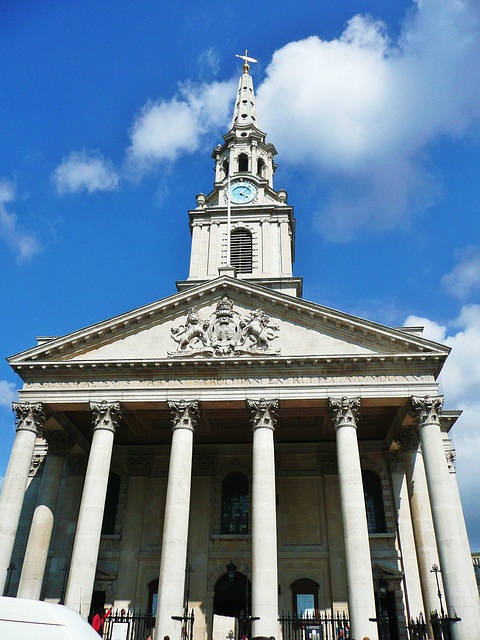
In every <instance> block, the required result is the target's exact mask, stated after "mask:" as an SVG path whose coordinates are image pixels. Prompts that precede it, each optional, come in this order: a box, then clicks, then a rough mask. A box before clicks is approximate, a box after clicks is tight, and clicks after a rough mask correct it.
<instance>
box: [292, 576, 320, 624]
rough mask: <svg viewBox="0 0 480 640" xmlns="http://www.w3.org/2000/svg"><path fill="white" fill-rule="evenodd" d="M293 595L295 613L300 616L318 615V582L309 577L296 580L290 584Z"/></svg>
mask: <svg viewBox="0 0 480 640" xmlns="http://www.w3.org/2000/svg"><path fill="white" fill-rule="evenodd" d="M290 588H291V590H292V597H293V613H294V615H296V616H298V617H299V618H305V617H306V616H309V617H310V618H312V617H313V616H315V615H318V584H317V583H316V582H314V581H313V580H310V579H309V578H302V579H301V580H295V582H293V583H292V584H291V586H290Z"/></svg>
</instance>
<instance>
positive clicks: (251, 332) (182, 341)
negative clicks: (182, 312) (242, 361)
mask: <svg viewBox="0 0 480 640" xmlns="http://www.w3.org/2000/svg"><path fill="white" fill-rule="evenodd" d="M171 331H172V338H173V339H174V340H175V342H176V343H177V345H178V346H177V349H176V351H168V355H169V356H172V357H185V356H193V355H200V354H203V355H209V356H212V355H214V356H239V355H242V354H249V353H251V354H258V353H266V354H275V353H280V350H277V351H275V350H273V349H271V342H272V341H273V340H275V338H278V331H279V327H278V326H277V325H275V324H273V323H272V322H271V321H270V318H269V316H268V315H267V314H266V313H264V312H263V311H262V310H261V309H255V310H254V311H251V312H250V313H249V314H247V315H246V316H244V317H243V318H242V317H241V316H240V314H239V313H238V312H237V311H235V310H234V308H233V302H232V300H230V298H228V296H224V297H223V298H222V299H221V300H220V301H219V302H218V303H217V306H216V309H215V311H214V312H213V313H212V314H211V316H210V317H209V318H207V319H202V318H201V317H200V315H199V313H198V311H197V310H196V309H195V308H191V309H190V310H189V312H188V315H187V320H186V322H185V324H181V325H180V326H179V327H174V328H173V329H172V330H171Z"/></svg>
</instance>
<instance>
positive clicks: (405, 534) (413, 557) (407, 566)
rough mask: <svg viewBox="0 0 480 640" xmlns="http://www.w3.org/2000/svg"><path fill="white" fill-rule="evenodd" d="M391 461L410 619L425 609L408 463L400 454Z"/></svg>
mask: <svg viewBox="0 0 480 640" xmlns="http://www.w3.org/2000/svg"><path fill="white" fill-rule="evenodd" d="M389 463H390V464H389V466H390V473H391V476H392V488H393V495H394V498H395V508H396V513H397V527H398V538H399V544H400V549H401V553H402V566H403V571H404V584H403V585H402V588H403V593H404V601H405V603H406V619H407V622H408V621H410V619H411V618H418V617H419V615H420V614H422V615H423V616H425V610H424V604H423V594H422V590H421V579H420V574H419V563H418V560H417V550H416V545H415V535H414V532H413V526H412V514H411V511H410V500H409V496H408V480H407V477H406V474H405V465H404V463H403V460H402V458H401V457H400V456H399V455H398V454H397V455H391V456H389ZM428 509H430V505H428ZM432 533H433V529H432Z"/></svg>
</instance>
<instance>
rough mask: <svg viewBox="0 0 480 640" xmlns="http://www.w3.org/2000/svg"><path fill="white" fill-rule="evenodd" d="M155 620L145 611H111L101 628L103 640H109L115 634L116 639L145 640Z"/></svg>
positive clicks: (150, 632)
mask: <svg viewBox="0 0 480 640" xmlns="http://www.w3.org/2000/svg"><path fill="white" fill-rule="evenodd" d="M154 626H155V618H154V617H153V616H151V615H149V614H148V613H147V612H146V611H136V610H133V611H124V610H123V609H122V610H121V611H112V612H111V614H110V615H109V616H108V618H105V623H104V626H103V638H104V640H111V638H112V637H113V634H114V632H115V636H116V637H120V638H122V639H125V640H145V639H146V638H148V636H149V635H152V632H153V628H154Z"/></svg>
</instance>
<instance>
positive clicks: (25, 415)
mask: <svg viewBox="0 0 480 640" xmlns="http://www.w3.org/2000/svg"><path fill="white" fill-rule="evenodd" d="M12 409H13V411H15V413H16V414H17V418H16V423H17V431H32V432H33V433H36V434H37V435H40V434H41V430H42V427H43V425H44V424H45V421H46V419H47V416H46V413H45V410H44V408H43V404H42V403H41V402H36V403H30V402H12Z"/></svg>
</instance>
